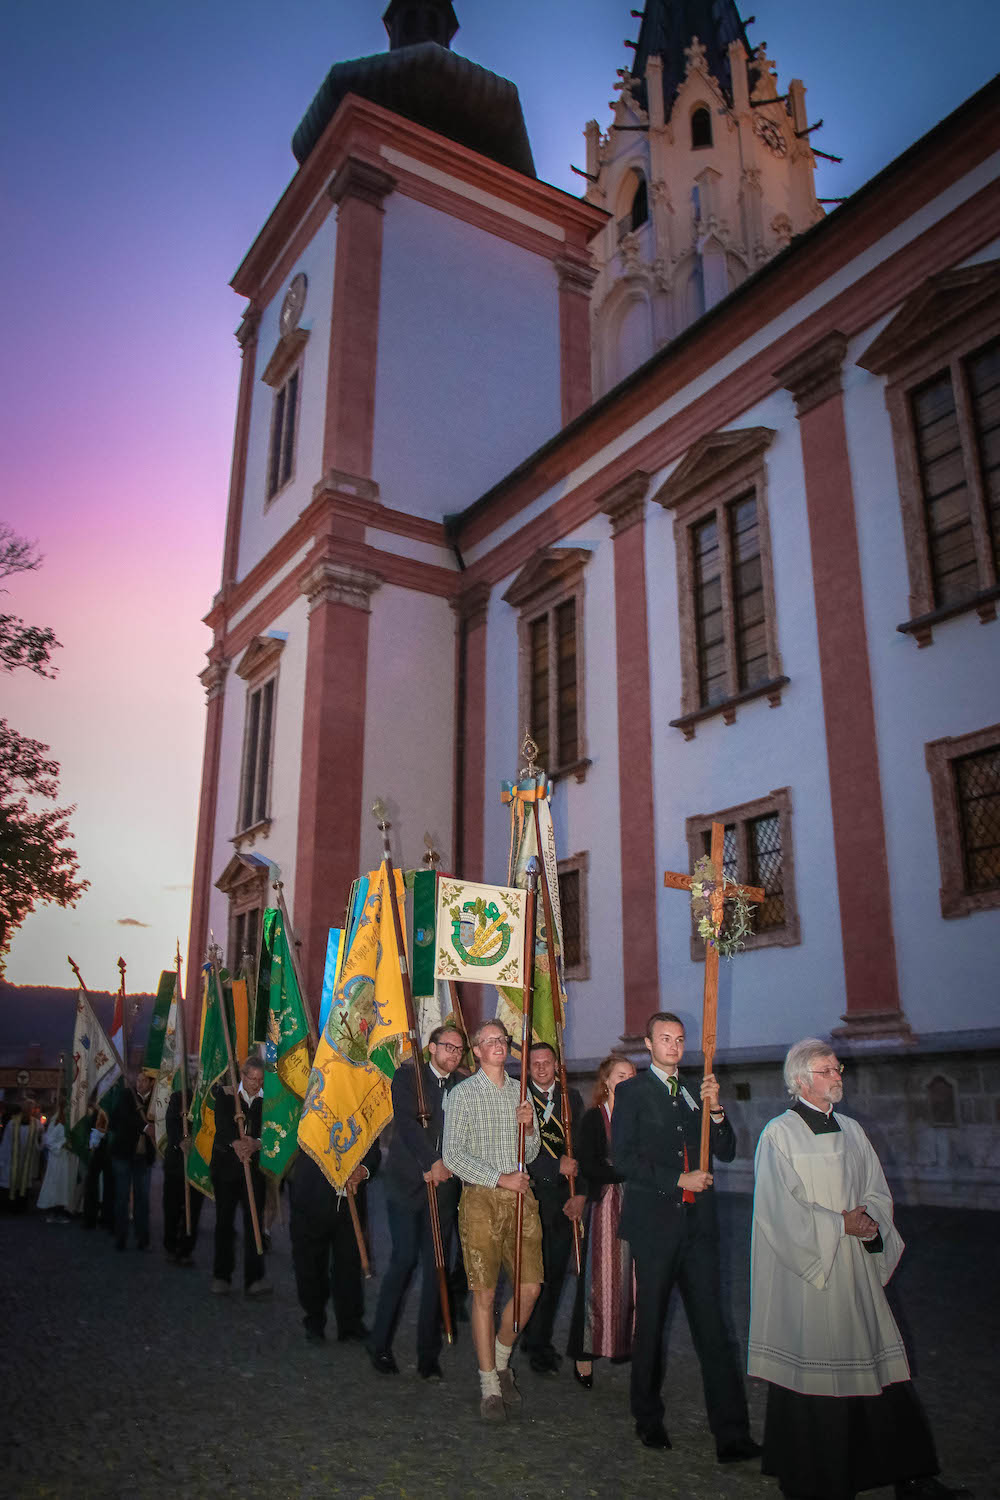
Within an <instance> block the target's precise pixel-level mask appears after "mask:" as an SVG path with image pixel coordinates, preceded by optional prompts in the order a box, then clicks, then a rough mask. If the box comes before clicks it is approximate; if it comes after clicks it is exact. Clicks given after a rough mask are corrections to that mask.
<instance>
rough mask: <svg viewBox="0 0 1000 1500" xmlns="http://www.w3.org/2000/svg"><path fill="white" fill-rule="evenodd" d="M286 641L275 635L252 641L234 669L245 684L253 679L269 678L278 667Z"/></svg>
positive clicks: (260, 637) (262, 636) (261, 636)
mask: <svg viewBox="0 0 1000 1500" xmlns="http://www.w3.org/2000/svg"><path fill="white" fill-rule="evenodd" d="M285 645H286V641H285V640H283V639H282V638H280V637H276V636H273V635H259V636H257V638H256V639H255V640H252V641H251V642H250V644H249V646H248V647H247V648H246V650H245V651H244V653H243V655H242V656H241V657H240V659H239V661H238V662H237V663H236V666H235V667H234V668H233V670H234V671H235V673H236V675H237V677H242V679H243V681H244V682H249V681H250V680H251V679H252V678H260V677H267V676H269V675H270V673H271V671H272V670H273V669H274V667H275V666H276V665H277V661H278V657H279V656H280V655H281V653H282V651H284V649H285Z"/></svg>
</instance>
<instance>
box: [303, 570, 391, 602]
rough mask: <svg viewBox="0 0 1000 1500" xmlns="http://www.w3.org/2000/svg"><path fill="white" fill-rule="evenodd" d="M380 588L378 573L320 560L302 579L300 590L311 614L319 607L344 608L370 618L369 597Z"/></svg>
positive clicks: (380, 577) (380, 580)
mask: <svg viewBox="0 0 1000 1500" xmlns="http://www.w3.org/2000/svg"><path fill="white" fill-rule="evenodd" d="M381 584H382V575H381V574H380V573H373V572H371V570H370V569H368V568H358V567H355V566H354V564H353V563H340V562H332V561H330V559H328V558H321V559H320V560H319V561H318V562H317V563H315V564H314V565H313V566H312V567H311V568H310V569H309V571H308V572H307V573H305V574H304V575H303V577H302V579H301V580H300V582H299V589H300V591H301V592H302V593H303V594H305V596H306V599H307V600H308V602H309V613H310V614H312V612H313V610H314V609H316V607H317V606H318V605H320V604H347V605H350V607H351V608H352V609H361V610H364V612H365V613H366V614H370V613H371V596H372V594H374V592H375V590H376V589H377V588H380V587H381Z"/></svg>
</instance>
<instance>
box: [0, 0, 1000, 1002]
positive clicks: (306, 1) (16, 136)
mask: <svg viewBox="0 0 1000 1500" xmlns="http://www.w3.org/2000/svg"><path fill="white" fill-rule="evenodd" d="M746 8H747V9H750V10H754V11H755V12H756V16H757V22H756V24H755V25H754V26H753V27H752V28H751V31H750V36H751V40H752V41H753V42H754V43H755V44H756V43H759V42H761V41H766V42H767V44H768V52H769V55H770V56H771V57H772V58H773V59H775V61H776V62H777V65H778V70H779V86H780V88H781V90H782V91H784V89H785V88H786V87H787V84H788V81H789V79H791V78H792V77H800V78H802V79H803V80H804V82H805V84H806V87H807V89H808V100H809V109H810V118H811V119H819V118H820V117H823V119H824V120H825V122H826V124H825V127H824V129H823V130H822V131H820V132H818V133H817V134H816V135H814V137H813V142H814V144H816V145H818V146H820V147H821V148H822V149H823V150H826V151H831V152H835V153H836V154H838V155H843V156H844V157H845V162H844V165H843V166H841V167H835V166H831V165H827V164H821V167H820V171H819V173H818V176H817V191H818V192H819V194H820V195H821V196H837V195H843V194H847V193H850V192H852V191H854V190H855V189H856V188H857V187H859V186H860V185H861V184H862V183H863V182H864V181H866V180H867V179H868V178H869V177H871V176H872V175H873V174H874V173H875V172H876V171H877V170H879V168H881V167H882V166H884V165H885V164H886V163H887V162H888V161H890V160H891V159H892V158H893V157H894V156H896V155H898V154H899V153H900V152H901V151H902V150H904V149H905V148H906V147H907V146H908V145H909V144H910V143H911V142H912V141H913V140H915V139H916V138H917V137H918V136H920V135H921V134H923V133H924V132H925V131H926V130H928V129H930V127H931V126H933V125H934V124H935V123H936V122H937V121H938V120H939V119H941V118H942V117H943V116H944V115H946V114H948V113H949V112H950V111H951V110H952V109H954V108H955V107H956V106H957V105H958V104H959V103H961V101H962V100H963V99H964V98H966V97H967V96H968V95H969V94H971V93H973V92H974V91H975V90H976V89H977V88H979V87H981V86H982V84H984V83H985V82H986V81H987V80H988V78H989V76H990V73H991V71H992V63H993V62H994V61H995V58H996V55H997V41H998V39H1000V23H998V20H997V10H996V4H995V0H953V3H952V4H951V5H950V6H949V7H947V9H946V10H945V9H944V8H943V7H942V6H941V5H940V3H939V0H905V3H904V0H883V3H882V4H879V5H872V4H871V3H870V0H838V4H837V5H836V6H820V5H818V4H811V5H810V4H802V3H794V4H793V3H792V0H756V3H755V4H753V5H752V6H751V5H749V4H748V6H747V7H746ZM381 9H384V4H383V5H380V4H378V3H374V0H283V3H282V4H281V5H276V4H273V3H264V0H239V3H237V0H211V3H209V4H206V3H204V0H171V3H167V0H158V3H149V0H144V3H142V4H135V3H134V0H90V3H88V4H87V5H80V4H79V3H73V4H70V3H69V0H32V3H31V4H29V5H22V6H13V5H11V6H6V7H3V14H2V16H0V44H2V48H3V55H4V57H5V63H6V65H5V69H4V73H5V79H4V85H5V86H4V91H3V98H2V100H0V132H2V137H0V138H2V139H3V141H4V143H5V148H4V179H5V190H4V204H5V210H6V211H5V224H4V233H3V239H2V248H0V258H2V261H3V286H4V288H5V291H6V297H5V299H4V300H5V315H4V324H5V334H6V336H5V338H4V343H3V355H2V358H3V406H2V410H3V424H2V432H0V442H2V474H3V497H2V500H0V520H4V521H7V522H8V523H9V524H11V525H12V526H13V527H14V528H15V529H16V530H17V531H19V532H20V533H22V534H24V535H26V536H28V537H30V538H33V539H36V540H37V541H38V543H39V546H40V548H41V550H42V552H43V553H44V555H45V565H44V567H43V569H42V571H41V572H39V573H37V574H34V575H28V576H26V577H23V578H20V579H14V580H12V581H11V585H12V586H11V589H10V593H9V595H8V597H7V598H6V599H5V600H4V601H3V604H2V608H3V609H4V611H5V612H6V611H13V612H14V613H16V614H20V615H22V616H23V617H24V618H25V619H27V620H29V621H32V622H36V623H39V624H50V625H52V626H53V627H54V628H55V630H56V633H57V635H58V637H59V639H60V640H61V641H62V643H63V650H62V651H60V652H58V653H57V655H56V664H57V666H58V668H59V676H58V678H57V679H56V680H55V681H54V682H47V681H42V680H39V679H35V678H32V677H30V676H28V675H27V674H25V673H20V674H18V675H16V676H15V677H9V678H5V679H3V680H2V681H0V694H2V698H0V714H2V715H3V716H4V717H6V718H8V719H9V720H10V721H11V723H12V724H13V725H14V726H15V727H16V728H17V729H19V730H20V731H21V732H22V733H24V734H28V735H31V736H33V737H34V738H36V739H40V740H42V741H44V742H45V743H46V744H48V745H50V746H51V749H52V754H53V755H54V756H55V757H56V758H57V759H58V760H59V761H60V762H61V765H62V789H63V801H64V802H75V803H76V804H77V812H76V815H75V817H74V820H73V828H74V831H75V835H76V846H77V849H78V850H79V853H80V858H81V865H82V869H83V873H84V874H85V875H86V876H87V878H88V879H89V880H90V881H91V890H90V891H89V892H88V893H87V895H86V896H85V897H84V899H83V900H82V901H81V902H80V904H79V906H78V907H77V908H76V910H71V911H65V912H63V911H59V910H58V909H54V908H43V909H42V910H40V911H39V912H37V913H36V914H35V915H34V916H33V917H30V918H29V919H28V921H27V923H26V924H25V926H24V927H23V929H22V930H21V932H20V934H19V935H18V936H17V937H16V938H15V940H14V945H13V950H12V953H11V958H10V961H9V965H8V970H7V977H8V979H10V980H11V981H13V982H14V983H18V984H62V983H69V982H70V981H71V976H70V973H69V969H68V967H67V966H66V962H65V956H66V954H67V953H72V954H73V956H74V958H76V959H77V961H78V962H79V964H80V966H81V969H82V971H83V974H84V977H85V979H86V980H87V983H88V984H89V985H91V986H93V987H94V988H114V987H115V986H116V984H117V971H116V969H115V960H116V958H117V957H118V954H119V953H122V954H123V955H124V957H125V959H126V961H127V963H128V982H129V987H130V988H133V989H143V990H148V989H152V988H154V987H155V984H156V979H157V975H158V973H159V970H160V969H161V968H164V967H167V966H170V965H172V963H173V953H174V942H175V939H176V938H180V940H181V946H182V950H183V948H184V944H185V941H186V935H187V926H188V903H189V900H190V882H191V870H192V864H193V857H194V838H195V831H196V818H197V802H198V789H199V779H200V768H201V741H202V732H203V725H204V697H203V693H202V689H201V685H200V684H199V682H198V680H197V673H198V671H199V670H200V669H201V667H202V666H203V665H204V651H205V650H206V648H207V646H208V645H209V643H210V636H209V632H208V631H207V630H206V628H205V627H204V626H203V625H202V624H201V617H202V616H203V615H204V614H205V612H206V611H207V609H208V607H209V605H210V603H211V599H212V595H213V593H214V591H215V589H216V588H217V586H218V579H219V569H220V562H221V548H222V534H223V528H224V524H225V507H226V497H227V488H228V471H229V459H230V448H231V441H232V426H233V417H234V411H235V400H236V386H237V379H238V373H239V359H238V349H237V345H236V343H235V340H234V339H233V337H232V334H233V330H234V329H235V328H236V326H237V324H238V322H239V319H240V312H241V308H242V306H243V303H242V301H241V300H240V299H239V298H237V297H236V296H235V295H234V294H233V292H232V291H230V290H229V287H228V281H229V278H230V276H231V275H232V274H233V271H234V270H235V268H236V266H237V265H238V264H239V262H240V260H241V259H242V257H243V255H244V253H245V251H246V250H247V248H248V247H249V245H250V243H251V242H252V240H253V238H254V236H255V234H256V233H257V231H258V230H259V228H260V226H261V225H262V223H263V222H264V220H265V219H266V218H267V216H268V214H269V213H270V211H271V209H272V207H273V205H274V203H275V201H276V200H277V198H278V197H279V195H280V193H281V192H282V190H283V188H284V187H285V185H286V183H287V181H288V179H289V178H290V177H291V175H292V174H293V171H294V167H295V162H294V158H293V157H292V154H291V148H290V141H291V136H292V132H293V131H294V129H295V127H296V125H297V124H298V122H299V120H300V118H301V117H302V115H303V114H304V112H305V110H306V108H307V106H308V104H309V102H310V100H311V99H312V97H313V94H314V93H315V91H316V89H317V87H318V86H319V84H320V82H321V81H322V79H323V78H324V76H325V75H326V72H327V70H328V68H329V67H330V66H331V65H332V64H333V63H334V62H336V61H340V60H342V59H344V58H348V57H355V56H360V55H364V54H368V53H372V52H379V51H382V50H384V48H385V45H386V38H385V32H384V30H383V27H382V25H381V21H380V10H381ZM630 9H631V5H630V4H628V3H625V4H618V3H616V0H505V3H504V4H503V5H496V4H495V3H493V0H456V11H457V14H458V18H459V21H460V23H461V30H460V31H459V33H458V35H457V36H456V37H455V40H454V43H453V45H454V47H455V50H456V51H458V52H461V53H463V54H464V55H466V56H468V57H471V58H472V59H474V60H475V61H476V62H478V63H481V64H482V65H483V66H485V67H488V68H490V69H492V70H493V71H495V72H497V73H501V74H503V75H505V76H506V77H509V78H512V79H513V80H514V81H515V82H516V83H517V85H518V88H519V90H520V93H521V100H522V105H523V107H524V112H525V118H526V120H527V125H528V132H529V136H530V138H531V144H532V148H533V151H534V156H535V164H536V167H537V169H538V173H539V176H540V177H542V178H544V179H546V180H548V181H549V182H552V183H555V184H556V185H557V186H559V187H562V188H565V189H567V190H569V191H571V192H574V193H579V192H580V189H581V187H582V182H581V179H580V178H578V177H575V176H574V175H573V174H572V173H571V172H570V170H569V164H570V163H571V162H573V163H575V164H576V165H581V164H582V163H583V160H584V147H583V141H582V134H581V133H582V130H583V126H584V123H585V121H586V120H587V119H588V118H590V117H595V118H596V119H597V120H598V121H600V123H601V124H602V125H605V124H606V123H607V121H608V100H609V99H611V98H612V97H613V87H612V86H613V84H614V81H615V70H616V69H617V68H619V67H622V66H625V65H627V64H628V63H629V61H630V60H631V56H632V54H631V53H630V52H627V51H626V49H625V47H624V46H623V44H622V43H623V38H625V37H632V38H634V37H636V36H637V35H638V22H637V21H634V20H632V19H631V18H630V16H629V11H630ZM123 922H125V923H127V924H129V925H121V924H122V923H123ZM134 924H138V925H134Z"/></svg>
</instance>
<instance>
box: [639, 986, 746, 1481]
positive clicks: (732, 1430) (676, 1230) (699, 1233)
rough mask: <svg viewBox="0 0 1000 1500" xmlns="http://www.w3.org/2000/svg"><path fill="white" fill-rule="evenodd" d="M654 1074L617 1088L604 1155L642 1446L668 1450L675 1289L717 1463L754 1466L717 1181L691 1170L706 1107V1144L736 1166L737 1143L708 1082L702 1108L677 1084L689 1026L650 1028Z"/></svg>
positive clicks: (670, 1021) (668, 1020) (654, 1020)
mask: <svg viewBox="0 0 1000 1500" xmlns="http://www.w3.org/2000/svg"><path fill="white" fill-rule="evenodd" d="M646 1048H647V1050H648V1052H649V1054H650V1059H651V1063H652V1066H651V1067H649V1068H648V1069H647V1070H646V1071H645V1072H642V1073H639V1074H637V1075H636V1077H635V1078H628V1079H625V1080H623V1082H622V1083H620V1084H619V1085H618V1088H617V1089H616V1091H615V1110H614V1115H613V1117H612V1126H611V1128H612V1138H611V1155H612V1160H613V1162H614V1165H615V1168H616V1169H617V1171H618V1172H620V1173H621V1175H622V1178H623V1179H624V1183H625V1197H624V1204H623V1207H622V1217H621V1224H620V1227H619V1231H618V1233H619V1237H620V1238H621V1239H623V1240H628V1242H629V1245H630V1247H631V1250H632V1258H633V1262H634V1265H635V1279H636V1315H635V1329H636V1332H635V1344H634V1347H633V1350H632V1387H631V1404H632V1415H633V1417H634V1418H635V1430H636V1433H637V1435H638V1437H639V1438H640V1439H641V1441H642V1442H643V1444H644V1445H645V1446H646V1447H647V1448H669V1447H670V1446H671V1445H670V1439H669V1438H668V1437H667V1433H666V1429H665V1428H664V1425H663V1409H664V1408H663V1397H662V1394H661V1386H662V1384H663V1330H664V1324H665V1322H666V1316H667V1304H668V1303H669V1300H670V1293H671V1291H672V1290H673V1288H674V1286H675V1285H676V1286H677V1288H678V1290H679V1291H680V1294H681V1300H682V1301H683V1303H684V1310H685V1312H686V1313H687V1319H688V1324H689V1326H690V1329H691V1338H692V1341H693V1343H694V1347H695V1352H696V1354H697V1355H698V1360H699V1363H700V1364H701V1375H702V1383H703V1385H704V1389H705V1405H706V1407H707V1409H708V1421H709V1426H710V1427H711V1429H712V1435H713V1436H714V1438H715V1445H716V1452H717V1454H718V1458H719V1462H720V1463H731V1462H735V1461H738V1460H740V1459H745V1458H754V1457H756V1456H757V1455H758V1454H759V1453H760V1447H759V1446H758V1444H757V1443H755V1442H754V1441H753V1440H752V1439H751V1437H750V1430H749V1423H748V1417H747V1403H746V1394H745V1392H744V1389H743V1379H742V1376H741V1373H740V1366H739V1361H738V1358H737V1351H736V1346H735V1343H734V1341H733V1339H732V1337H731V1335H730V1333H729V1330H728V1329H727V1327H726V1325H725V1322H724V1320H723V1316H722V1306H721V1291H720V1282H719V1231H718V1220H717V1217H716V1211H715V1201H714V1198H713V1193H712V1174H711V1172H702V1171H701V1170H700V1169H699V1167H698V1161H699V1152H700V1138H701V1110H702V1109H707V1110H708V1111H709V1113H710V1114H711V1119H712V1123H711V1131H710V1135H709V1142H710V1146H711V1151H712V1154H713V1155H714V1156H717V1157H718V1159H719V1160H720V1161H732V1159H733V1157H734V1156H735V1154H736V1137H735V1135H734V1133H733V1127H732V1125H731V1124H730V1123H729V1121H728V1120H727V1119H726V1116H725V1111H724V1110H723V1108H722V1106H721V1105H720V1103H719V1085H718V1083H717V1081H716V1079H715V1075H714V1074H710V1075H709V1076H708V1077H707V1078H705V1079H704V1080H703V1082H702V1085H701V1105H700V1106H699V1104H698V1103H697V1101H696V1100H695V1099H694V1098H693V1097H692V1095H691V1093H689V1092H688V1090H687V1089H686V1088H685V1087H684V1086H683V1084H681V1082H680V1080H679V1079H678V1076H677V1068H678V1065H679V1064H680V1060H681V1058H682V1057H683V1055H684V1026H683V1023H682V1022H681V1021H680V1020H679V1018H678V1017H677V1016H675V1015H673V1014H672V1013H670V1012H669V1011H658V1012H657V1013H656V1015H654V1016H651V1017H650V1019H649V1022H648V1024H647V1027H646Z"/></svg>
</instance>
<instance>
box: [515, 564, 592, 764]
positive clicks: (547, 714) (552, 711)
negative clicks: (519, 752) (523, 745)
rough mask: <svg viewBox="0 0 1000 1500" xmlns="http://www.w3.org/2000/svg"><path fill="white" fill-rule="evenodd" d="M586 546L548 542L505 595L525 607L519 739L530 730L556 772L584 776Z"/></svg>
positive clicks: (540, 758) (520, 630) (544, 760)
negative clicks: (552, 544)
mask: <svg viewBox="0 0 1000 1500" xmlns="http://www.w3.org/2000/svg"><path fill="white" fill-rule="evenodd" d="M590 555H591V554H590V552H589V551H588V550H587V549H585V548H583V547H546V548H544V549H543V550H542V551H541V552H539V553H537V554H536V555H535V557H534V558H533V559H532V560H531V561H530V562H529V563H527V564H526V566H525V567H524V568H522V569H521V572H520V573H519V574H518V576H517V578H515V580H514V582H513V583H512V584H511V586H510V588H508V589H507V591H506V593H505V594H504V596H503V598H504V602H505V603H506V604H510V605H512V606H513V607H514V608H515V609H517V610H518V611H519V617H518V643H519V652H518V657H519V671H518V723H519V733H518V740H519V742H520V737H521V735H522V734H523V732H524V730H525V729H527V730H528V732H529V734H530V735H531V738H532V739H533V740H534V742H535V744H536V745H537V746H538V757H537V760H538V764H539V765H540V766H542V767H544V769H545V770H546V771H547V772H548V773H549V775H550V776H561V775H564V774H565V773H566V772H569V771H572V773H573V774H574V775H575V776H576V777H577V778H578V779H579V780H582V779H583V777H584V776H585V774H586V768H587V766H588V765H589V764H590V762H589V761H588V760H587V759H586V754H587V752H586V740H585V733H584V691H583V687H584V673H583V569H584V567H585V566H586V564H587V562H588V561H589V560H590Z"/></svg>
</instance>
